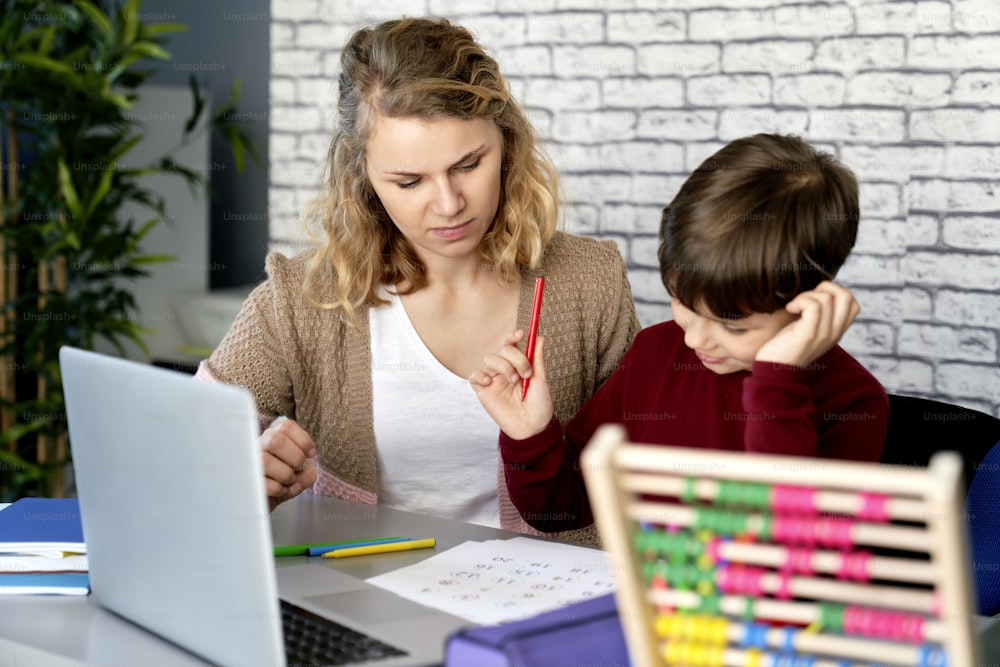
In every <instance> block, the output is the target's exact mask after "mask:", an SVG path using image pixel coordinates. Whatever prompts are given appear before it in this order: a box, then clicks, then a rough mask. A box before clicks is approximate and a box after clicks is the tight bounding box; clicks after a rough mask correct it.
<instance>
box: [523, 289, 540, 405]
mask: <svg viewBox="0 0 1000 667" xmlns="http://www.w3.org/2000/svg"><path fill="white" fill-rule="evenodd" d="M544 290H545V278H543V277H542V276H538V277H537V278H535V300H534V302H533V303H532V304H531V324H530V325H529V326H528V345H527V347H526V348H525V350H524V353H525V354H526V355H527V357H528V361H529V362H531V363H534V361H535V338H537V337H538V318H539V317H540V316H541V314H542V292H543V291H544ZM529 384H531V378H530V377H526V378H521V400H522V401H523V400H524V397H525V396H527V394H528V385H529Z"/></svg>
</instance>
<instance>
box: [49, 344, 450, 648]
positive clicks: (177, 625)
mask: <svg viewBox="0 0 1000 667" xmlns="http://www.w3.org/2000/svg"><path fill="white" fill-rule="evenodd" d="M59 360H60V365H61V369H62V377H63V390H64V394H65V398H66V411H67V418H68V425H69V434H70V444H71V447H72V455H73V461H74V469H75V475H76V483H77V493H78V495H79V499H80V513H81V517H82V520H83V530H84V537H85V539H86V542H87V551H88V561H89V565H90V579H91V590H92V595H93V596H94V597H95V599H96V601H97V602H99V603H100V604H101V605H102V606H103V607H105V608H107V609H109V610H111V611H113V612H115V613H116V614H118V615H120V616H123V617H125V618H126V619H128V620H130V621H132V622H134V623H136V624H138V625H141V626H143V627H144V628H146V629H148V630H150V631H152V632H154V633H156V634H157V635H159V636H161V637H163V638H165V639H168V640H170V641H172V642H174V643H176V644H178V645H180V646H182V647H184V648H186V649H187V650H189V651H191V652H193V653H195V654H197V655H199V656H201V657H203V658H205V659H207V660H209V661H211V662H214V663H217V664H221V665H233V666H238V667H244V666H245V665H266V666H267V667H272V666H274V665H284V664H286V661H287V662H288V663H293V662H312V663H314V664H315V663H322V662H324V661H317V660H303V659H302V658H301V657H298V658H295V659H292V658H288V659H286V650H285V641H284V639H285V634H286V633H285V632H284V631H283V626H282V616H283V615H286V616H287V615H288V614H289V613H291V612H295V614H294V615H295V616H301V615H305V616H309V615H316V616H318V617H322V619H327V620H332V621H334V622H336V623H339V624H340V625H342V626H346V628H348V629H350V630H353V631H356V632H360V633H362V634H364V635H367V636H368V637H370V638H373V639H374V640H377V644H376V646H378V645H380V644H385V645H388V646H390V647H392V648H393V649H395V650H397V651H398V653H396V654H394V655H391V656H389V657H379V658H378V659H376V660H371V661H369V660H367V659H362V660H360V661H356V662H351V663H350V664H365V665H368V664H371V665H379V666H381V667H396V666H401V665H426V664H435V663H440V662H441V661H442V656H443V653H444V644H445V640H446V638H447V635H448V634H449V633H450V632H451V631H452V630H454V629H456V628H457V627H460V626H462V625H465V623H463V622H462V621H461V620H460V619H458V618H456V617H453V616H450V615H447V614H444V613H442V612H438V611H435V610H432V609H429V608H426V607H423V606H421V605H417V604H414V603H412V602H409V601H407V600H404V599H402V598H400V597H398V596H396V595H394V594H392V593H389V592H387V591H384V590H382V589H379V588H377V587H375V586H372V585H370V584H367V583H365V582H364V581H363V580H360V579H357V578H355V577H352V576H350V575H348V574H345V573H343V572H338V571H336V570H333V569H331V568H328V567H322V566H318V567H317V566H313V564H312V563H310V564H306V565H305V566H302V567H287V568H285V567H282V568H280V581H281V590H282V596H281V597H282V600H281V601H280V602H279V594H278V577H276V571H275V560H274V557H273V555H272V540H271V529H270V521H269V515H268V510H267V501H266V498H265V491H264V476H263V473H262V471H261V457H260V451H259V445H258V443H257V419H256V408H255V405H254V401H253V399H252V398H251V396H250V395H249V393H247V392H246V391H244V390H243V389H240V388H237V387H231V386H225V385H219V384H209V383H203V382H197V381H195V380H192V379H191V377H190V376H188V375H184V374H181V373H177V372H174V371H169V370H165V369H162V368H156V367H153V366H149V365H145V364H140V363H136V362H131V361H125V360H122V359H117V358H113V357H108V356H104V355H100V354H96V353H93V352H87V351H84V350H78V349H75V348H71V347H63V348H62V349H61V350H60V354H59ZM289 603H290V604H289ZM138 657H141V656H137V658H138ZM293 657H294V656H293ZM329 664H337V663H336V662H330V663H329Z"/></svg>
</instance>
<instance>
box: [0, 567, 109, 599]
mask: <svg viewBox="0 0 1000 667" xmlns="http://www.w3.org/2000/svg"><path fill="white" fill-rule="evenodd" d="M89 592H90V578H89V575H88V574H87V573H86V572H61V573H53V572H39V573H34V574H0V595H86V594H87V593H89Z"/></svg>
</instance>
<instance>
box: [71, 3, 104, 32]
mask: <svg viewBox="0 0 1000 667" xmlns="http://www.w3.org/2000/svg"><path fill="white" fill-rule="evenodd" d="M76 6H77V7H79V8H80V9H81V10H83V13H84V14H86V15H87V18H89V19H90V22H91V23H93V24H94V25H95V26H96V27H97V29H98V30H100V31H101V34H102V35H104V36H105V37H110V36H111V20H110V19H109V18H108V15H107V14H105V13H104V12H102V11H101V9H100V8H99V7H98V6H97V5H95V4H94V3H92V2H90V0H76Z"/></svg>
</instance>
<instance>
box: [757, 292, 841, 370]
mask: <svg viewBox="0 0 1000 667" xmlns="http://www.w3.org/2000/svg"><path fill="white" fill-rule="evenodd" d="M785 310H786V311H788V312H789V313H792V314H793V315H798V319H796V320H795V321H794V322H792V323H790V324H788V325H787V326H785V327H784V328H783V329H781V330H780V331H779V332H778V333H777V334H776V335H775V336H774V338H772V339H771V340H769V341H768V342H766V343H764V345H763V346H761V348H760V350H758V351H757V356H756V357H755V359H756V360H757V361H768V362H771V363H775V364H785V365H789V366H802V367H804V366H807V365H808V364H810V363H811V362H813V361H815V360H816V359H818V358H819V357H821V356H823V355H824V354H826V353H827V352H828V351H829V350H830V349H831V348H832V347H833V346H834V345H836V344H837V343H838V342H840V339H841V337H843V335H844V332H845V331H847V328H848V327H850V326H851V324H852V323H853V322H854V318H856V317H857V316H858V313H859V312H861V306H859V305H858V302H857V300H856V299H855V298H854V294H852V293H851V291H850V290H849V289H847V288H846V287H842V286H840V285H837V284H836V283H833V282H830V281H828V280H827V281H824V282H822V283H820V284H819V285H817V286H816V288H815V289H812V290H809V291H808V292H802V293H801V294H799V295H798V296H796V297H795V298H794V299H792V300H791V301H789V302H788V304H787V305H786V306H785Z"/></svg>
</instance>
